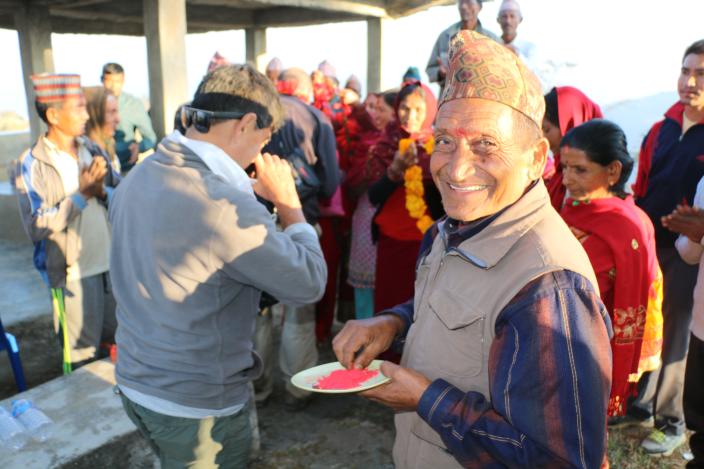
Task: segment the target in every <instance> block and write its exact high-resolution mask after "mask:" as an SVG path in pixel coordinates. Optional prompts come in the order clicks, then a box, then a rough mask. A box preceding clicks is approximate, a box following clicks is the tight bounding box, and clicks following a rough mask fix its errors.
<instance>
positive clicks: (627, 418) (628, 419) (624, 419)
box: [608, 414, 655, 430]
mask: <svg viewBox="0 0 704 469" xmlns="http://www.w3.org/2000/svg"><path fill="white" fill-rule="evenodd" d="M608 425H609V429H611V430H615V429H618V428H629V427H652V426H653V425H655V419H654V418H653V416H652V415H651V416H650V417H648V418H647V419H645V420H641V419H637V418H635V417H633V416H631V415H628V414H626V415H621V416H618V417H609V420H608Z"/></svg>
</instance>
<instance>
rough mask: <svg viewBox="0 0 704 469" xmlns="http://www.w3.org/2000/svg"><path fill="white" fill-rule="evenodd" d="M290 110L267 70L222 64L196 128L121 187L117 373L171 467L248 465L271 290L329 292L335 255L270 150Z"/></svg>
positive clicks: (114, 266)
mask: <svg viewBox="0 0 704 469" xmlns="http://www.w3.org/2000/svg"><path fill="white" fill-rule="evenodd" d="M283 116H284V111H283V109H282V107H281V103H280V102H279V99H278V97H277V94H276V89H275V88H274V85H273V84H272V83H271V82H270V81H269V80H268V79H267V78H266V77H265V76H264V75H263V74H261V73H259V72H257V71H256V70H254V69H253V68H252V67H250V66H248V65H224V66H221V67H217V68H215V69H214V70H213V71H212V72H210V73H209V74H207V75H206V76H205V77H204V78H203V80H202V81H201V83H200V85H199V86H198V89H197V90H196V93H195V95H194V97H193V101H192V102H191V104H190V105H188V106H185V107H184V114H183V117H184V119H183V120H184V127H185V128H186V133H185V135H182V134H181V133H179V132H174V133H172V134H171V135H169V136H167V137H166V138H164V139H163V140H162V141H161V143H159V145H158V147H157V151H156V153H155V154H154V155H153V156H151V157H149V158H148V159H147V160H145V162H144V163H142V164H141V165H139V166H137V167H136V168H135V169H134V170H133V171H132V173H131V174H130V176H129V177H128V178H125V180H124V182H123V184H122V185H121V186H120V188H119V189H118V190H117V191H116V192H115V201H114V203H113V205H112V206H111V208H110V220H111V221H112V224H113V232H114V239H113V246H112V252H113V253H114V255H113V256H112V258H111V263H110V272H111V274H112V279H113V286H114V289H115V299H116V300H117V320H118V325H119V327H118V331H117V336H116V339H117V344H118V347H119V353H118V358H117V367H116V370H115V377H116V380H117V383H118V386H119V387H120V390H121V392H122V397H123V405H124V408H125V411H126V412H127V415H128V416H129V417H130V419H131V420H132V421H133V422H134V423H135V425H137V427H138V428H139V430H140V431H141V433H142V434H143V435H144V436H145V437H146V438H147V439H148V441H149V443H150V444H151V446H152V448H154V450H155V451H156V452H157V454H158V455H159V457H160V459H161V463H162V467H169V468H170V467H232V468H239V467H246V466H247V461H248V457H249V450H250V446H251V431H250V424H249V411H248V409H249V406H250V405H252V403H251V399H250V388H249V382H250V381H251V380H252V379H254V378H256V377H257V376H258V375H259V373H260V372H261V368H262V367H261V359H260V357H259V356H258V355H257V354H256V353H254V351H253V350H252V339H253V334H254V324H255V319H256V316H257V312H258V309H259V301H260V297H261V293H262V291H267V292H269V293H271V294H272V295H273V296H275V297H276V298H278V299H279V300H281V301H282V302H285V303H287V304H296V305H300V304H308V303H312V302H315V301H317V300H318V299H319V298H320V297H321V296H322V294H323V290H324V288H325V280H326V269H325V260H324V259H323V256H322V253H321V251H320V244H319V242H318V235H317V233H316V232H315V230H314V229H313V227H312V226H310V225H309V224H307V223H306V222H305V218H304V216H303V211H302V210H301V202H300V200H299V199H298V195H297V194H296V187H295V184H294V180H293V176H292V175H291V167H290V166H289V165H288V163H286V162H285V161H283V160H280V159H279V158H278V157H276V156H271V155H268V154H264V155H262V154H261V153H260V152H261V150H262V147H263V146H264V144H265V143H266V142H267V141H268V140H269V138H270V137H271V134H272V131H274V130H276V129H277V128H278V127H279V126H280V125H281V123H282V121H283ZM252 163H254V165H255V167H256V177H257V179H256V181H255V182H253V181H252V180H251V179H250V178H249V175H248V174H247V173H246V172H245V168H248V167H249V166H250V165H251V164H252ZM255 194H256V195H258V196H260V197H262V198H264V199H266V200H269V201H271V202H272V203H273V205H274V207H276V211H277V213H278V217H279V222H280V224H281V226H282V227H283V229H284V230H283V232H278V231H277V230H276V226H275V223H274V220H273V219H272V216H271V214H270V213H269V212H268V211H267V210H266V208H265V207H264V205H263V204H261V203H260V202H259V201H258V200H257V198H256V196H255Z"/></svg>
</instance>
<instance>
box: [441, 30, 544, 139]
mask: <svg viewBox="0 0 704 469" xmlns="http://www.w3.org/2000/svg"><path fill="white" fill-rule="evenodd" d="M449 62H450V69H449V71H448V73H447V79H446V81H445V88H444V90H443V94H442V97H441V99H440V104H439V105H440V106H442V105H443V104H445V103H446V102H448V101H452V100H453V99H462V98H481V99H487V100H491V101H497V102H499V103H502V104H505V105H506V106H509V107H511V108H513V109H515V110H516V111H518V112H520V113H521V114H523V115H525V116H526V117H528V118H529V119H530V120H532V121H533V122H534V123H535V125H537V126H538V128H541V127H542V123H543V115H544V114H545V99H544V98H543V92H542V88H541V86H540V81H539V80H538V78H537V77H536V76H535V75H534V74H533V72H531V71H530V70H529V69H528V68H527V67H526V66H525V64H524V63H523V61H522V60H521V59H520V58H519V57H518V56H517V55H516V54H514V53H513V52H512V51H510V50H509V49H507V48H506V47H504V46H503V45H501V44H499V43H497V42H495V41H494V40H492V39H489V38H488V37H486V36H484V35H483V34H479V33H476V32H474V31H469V30H462V31H460V32H459V33H457V34H456V35H455V37H454V38H452V40H451V41H450V52H449Z"/></svg>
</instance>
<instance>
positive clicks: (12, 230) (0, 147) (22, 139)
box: [0, 130, 30, 244]
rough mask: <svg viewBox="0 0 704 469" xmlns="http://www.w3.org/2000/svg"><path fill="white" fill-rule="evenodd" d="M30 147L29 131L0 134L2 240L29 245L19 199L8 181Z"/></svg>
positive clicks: (0, 215) (0, 231)
mask: <svg viewBox="0 0 704 469" xmlns="http://www.w3.org/2000/svg"><path fill="white" fill-rule="evenodd" d="M29 145H30V136H29V131H28V130H27V131H24V132H0V239H2V240H6V241H13V242H20V243H27V244H29V239H28V238H27V235H26V234H25V233H24V230H23V229H22V225H21V223H20V216H19V211H18V209H17V198H16V196H15V194H13V193H12V188H11V187H10V182H9V181H8V179H7V169H8V166H9V164H10V162H11V161H12V160H14V159H15V158H17V157H18V156H20V155H21V154H22V152H24V151H25V150H26V149H27V148H29Z"/></svg>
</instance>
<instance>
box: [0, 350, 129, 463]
mask: <svg viewBox="0 0 704 469" xmlns="http://www.w3.org/2000/svg"><path fill="white" fill-rule="evenodd" d="M114 385H115V367H114V365H113V364H112V363H111V362H110V361H108V360H100V361H97V362H93V363H91V364H89V365H86V366H84V367H82V368H80V369H79V370H77V371H75V372H73V373H72V374H71V375H69V376H63V377H60V378H57V379H54V380H52V381H49V382H48V383H44V384H42V385H41V386H37V387H36V388H34V389H30V390H29V391H26V392H23V393H21V394H18V395H16V396H13V397H12V398H9V399H5V400H4V401H0V405H2V406H3V407H5V408H6V409H9V408H10V407H11V404H12V400H13V399H18V398H25V399H31V400H32V401H33V402H34V403H35V405H36V406H37V407H38V408H39V409H41V410H42V411H43V412H44V413H45V414H46V415H48V416H49V417H50V418H51V419H52V420H53V421H54V429H53V433H52V435H51V438H50V439H49V440H47V441H46V442H44V443H39V442H36V441H32V442H30V443H29V444H28V445H27V446H25V447H24V448H23V449H22V450H21V451H4V453H3V455H2V464H1V465H2V467H3V468H8V469H10V468H13V469H14V468H17V469H28V468H35V467H36V468H39V467H41V468H55V467H62V466H65V465H68V464H69V463H71V466H72V467H78V466H76V465H75V464H76V462H77V461H80V459H81V458H83V457H84V456H87V455H89V454H92V457H93V458H95V456H96V453H95V450H96V449H99V448H103V447H106V446H108V445H111V444H113V443H115V442H118V441H120V440H122V441H125V440H124V439H128V440H133V441H134V439H133V438H130V437H131V435H132V434H135V435H136V434H137V429H136V427H135V426H134V425H133V424H132V422H131V421H130V420H129V418H128V417H127V415H126V414H125V412H124V411H123V410H122V402H121V401H120V396H118V395H115V394H114V393H113V390H112V388H113V386H114ZM116 446H117V449H118V450H119V449H120V446H122V445H116ZM121 451H122V453H121V454H122V455H123V461H126V459H127V455H128V454H129V449H128V448H125V447H122V448H121ZM118 454H120V451H118ZM106 457H107V455H106ZM113 457H115V455H113ZM93 461H94V462H96V465H95V466H94V467H109V466H105V465H104V464H102V463H99V462H97V461H96V460H95V459H93Z"/></svg>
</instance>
